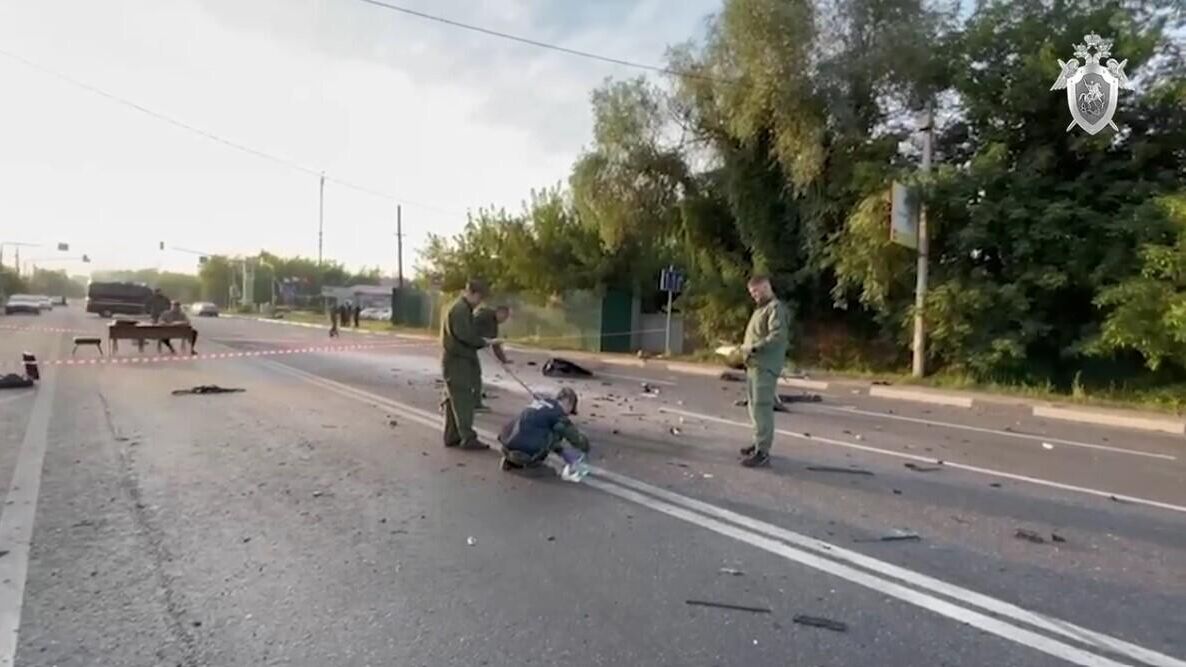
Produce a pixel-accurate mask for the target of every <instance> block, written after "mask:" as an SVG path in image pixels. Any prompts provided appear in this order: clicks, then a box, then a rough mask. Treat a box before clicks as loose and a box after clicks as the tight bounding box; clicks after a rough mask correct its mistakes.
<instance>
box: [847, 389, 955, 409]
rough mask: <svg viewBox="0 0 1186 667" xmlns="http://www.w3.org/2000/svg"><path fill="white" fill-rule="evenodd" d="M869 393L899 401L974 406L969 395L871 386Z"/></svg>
mask: <svg viewBox="0 0 1186 667" xmlns="http://www.w3.org/2000/svg"><path fill="white" fill-rule="evenodd" d="M869 395H870V396H874V397H876V398H889V399H893V400H899V401H915V402H918V403H933V404H935V405H949V406H952V407H956V408H970V407H972V399H971V398H969V397H968V396H951V395H949V394H932V393H930V392H927V391H918V390H914V389H896V388H891V387H877V386H873V387H869Z"/></svg>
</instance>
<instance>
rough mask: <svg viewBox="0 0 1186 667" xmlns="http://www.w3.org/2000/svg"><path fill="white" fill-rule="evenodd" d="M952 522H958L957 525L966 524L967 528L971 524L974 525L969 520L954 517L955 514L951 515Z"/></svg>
mask: <svg viewBox="0 0 1186 667" xmlns="http://www.w3.org/2000/svg"><path fill="white" fill-rule="evenodd" d="M951 520H952V521H954V522H956V523H962V524H964V525H965V526H966V525H968V524H970V523H972V522H971V521H968V520H967V519H962V518H960V517H958V516H956V515H954V514H952V515H951Z"/></svg>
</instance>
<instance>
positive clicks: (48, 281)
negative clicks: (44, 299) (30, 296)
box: [26, 269, 85, 299]
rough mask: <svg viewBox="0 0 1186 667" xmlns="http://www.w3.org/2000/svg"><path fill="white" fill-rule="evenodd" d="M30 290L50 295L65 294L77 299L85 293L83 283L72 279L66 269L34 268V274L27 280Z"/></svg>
mask: <svg viewBox="0 0 1186 667" xmlns="http://www.w3.org/2000/svg"><path fill="white" fill-rule="evenodd" d="M26 289H28V290H29V291H30V292H33V293H35V294H45V295H48V296H64V297H69V298H72V299H77V298H79V297H82V296H84V295H85V292H84V290H83V288H82V286H81V285H79V284H78V283H76V282H75V281H73V280H71V279H70V277H69V276H67V275H66V272H65V271H49V270H46V269H34V270H33V275H32V276H31V277H30V278H29V280H28V281H27V287H26Z"/></svg>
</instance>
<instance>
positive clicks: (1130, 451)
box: [807, 405, 1178, 461]
mask: <svg viewBox="0 0 1186 667" xmlns="http://www.w3.org/2000/svg"><path fill="white" fill-rule="evenodd" d="M807 407H808V409H811V410H827V411H830V412H841V413H853V414H858V415H868V416H870V417H878V418H880V419H894V420H897V421H904V422H912V423H915V424H930V425H932V426H942V427H944V428H954V429H960V430H963V431H973V432H975V433H990V434H992V435H1000V436H1006V437H1010V438H1018V439H1021V440H1033V441H1035V442H1049V443H1057V444H1060V445H1066V446H1068V447H1083V448H1085V449H1099V450H1102V451H1106V452H1116V453H1118V454H1130V455H1132V456H1146V457H1149V458H1153V459H1165V460H1167V461H1177V460H1178V457H1176V456H1171V455H1169V454H1154V453H1152V452H1142V451H1138V450H1135V449H1125V448H1123V447H1108V446H1107V445H1095V444H1092V443H1089V442H1079V441H1076V440H1064V439H1062V438H1050V437H1046V436H1041V435H1032V434H1029V433H1014V432H1013V431H1001V430H998V429H995V428H982V427H979V426H969V425H967V424H953V423H951V422H941V421H935V420H933V419H922V418H920V417H904V416H902V415H887V414H885V413H882V412H873V411H872V410H860V409H857V408H852V407H843V408H838V407H832V406H830V405H812V406H807Z"/></svg>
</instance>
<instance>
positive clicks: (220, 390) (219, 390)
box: [173, 384, 247, 396]
mask: <svg viewBox="0 0 1186 667" xmlns="http://www.w3.org/2000/svg"><path fill="white" fill-rule="evenodd" d="M244 391H247V390H246V389H239V388H235V387H220V386H218V385H216V384H202V385H198V386H196V387H193V388H190V389H174V390H173V395H174V396H182V395H186V394H237V393H239V392H244Z"/></svg>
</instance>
